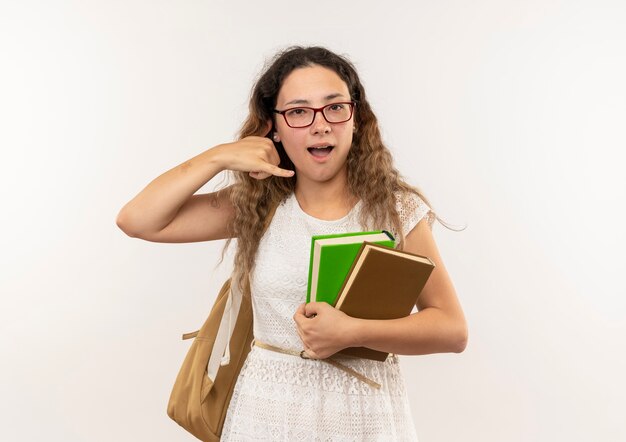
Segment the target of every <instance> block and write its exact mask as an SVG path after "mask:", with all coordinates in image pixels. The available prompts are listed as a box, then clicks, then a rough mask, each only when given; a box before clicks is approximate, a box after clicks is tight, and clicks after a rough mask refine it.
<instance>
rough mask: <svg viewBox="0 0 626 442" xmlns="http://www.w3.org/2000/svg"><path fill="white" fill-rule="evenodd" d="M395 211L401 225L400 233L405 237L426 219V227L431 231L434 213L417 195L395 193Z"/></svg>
mask: <svg viewBox="0 0 626 442" xmlns="http://www.w3.org/2000/svg"><path fill="white" fill-rule="evenodd" d="M395 196H396V209H397V210H398V215H399V216H400V222H401V224H402V233H403V234H404V235H405V236H406V235H408V234H409V232H410V231H411V230H412V229H413V228H414V227H415V226H416V225H417V223H419V222H420V221H421V220H422V218H424V217H426V219H427V221H428V226H429V227H430V229H431V230H432V228H433V223H434V222H435V218H436V216H435V212H433V211H432V209H431V208H430V206H428V204H426V203H425V202H424V200H423V199H421V198H420V197H419V196H418V195H416V194H414V193H410V192H406V193H402V194H401V193H399V192H398V193H396V194H395Z"/></svg>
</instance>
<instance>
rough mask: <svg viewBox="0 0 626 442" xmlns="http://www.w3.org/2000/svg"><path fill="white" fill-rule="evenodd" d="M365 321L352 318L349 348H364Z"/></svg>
mask: <svg viewBox="0 0 626 442" xmlns="http://www.w3.org/2000/svg"><path fill="white" fill-rule="evenodd" d="M366 322H367V320H366V319H360V318H352V324H351V330H350V333H349V336H350V341H351V342H350V345H349V347H365V342H366V336H365V333H366V330H367V327H366Z"/></svg>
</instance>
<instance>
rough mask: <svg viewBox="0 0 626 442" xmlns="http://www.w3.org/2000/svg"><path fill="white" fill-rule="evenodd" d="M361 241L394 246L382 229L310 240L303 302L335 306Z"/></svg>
mask: <svg viewBox="0 0 626 442" xmlns="http://www.w3.org/2000/svg"><path fill="white" fill-rule="evenodd" d="M365 241H367V242H371V243H375V244H379V245H383V246H387V247H395V239H394V237H393V236H392V235H391V233H389V232H387V231H386V230H376V231H372V232H351V233H339V234H334V235H315V236H313V237H312V238H311V260H310V263H309V280H308V285H307V292H306V302H307V303H308V302H327V303H328V304H330V305H334V304H335V299H336V298H337V295H338V294H339V290H341V286H342V285H343V282H344V281H345V279H346V276H347V275H348V273H349V272H350V267H352V263H353V262H354V259H355V258H356V256H357V254H358V253H359V250H360V248H361V245H362V244H363V242H365Z"/></svg>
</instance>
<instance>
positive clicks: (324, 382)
mask: <svg viewBox="0 0 626 442" xmlns="http://www.w3.org/2000/svg"><path fill="white" fill-rule="evenodd" d="M224 170H229V171H233V172H234V176H235V182H234V184H232V185H230V186H228V187H226V188H224V189H221V190H219V191H217V192H213V193H210V194H200V195H195V192H196V191H197V190H198V189H199V188H201V187H202V186H203V185H204V184H205V183H207V182H208V181H209V180H211V179H212V178H213V177H214V176H215V175H216V174H218V173H219V172H221V171H224ZM435 219H438V220H439V217H438V216H436V215H435V213H434V212H433V211H432V210H431V208H430V204H429V203H428V201H427V199H426V198H425V197H424V196H423V195H422V194H421V193H420V192H419V191H418V190H417V189H415V188H414V187H411V186H410V185H408V184H407V183H405V182H404V181H403V180H402V179H401V178H400V176H399V173H398V171H397V170H396V169H395V168H394V166H393V164H392V158H391V155H390V153H389V151H388V149H387V148H386V147H385V145H384V144H383V142H382V140H381V136H380V132H379V129H378V124H377V120H376V117H375V116H374V113H373V112H372V109H371V108H370V106H369V103H368V101H367V99H366V96H365V91H364V89H363V86H362V84H361V82H360V80H359V77H358V75H357V73H356V70H355V68H354V66H353V65H352V64H351V63H350V62H349V61H348V60H347V59H345V58H344V57H342V56H339V55H337V54H335V53H333V52H331V51H329V50H327V49H325V48H321V47H291V48H288V49H286V50H284V51H282V52H281V53H279V54H277V55H276V56H275V57H274V59H273V60H272V63H271V64H270V65H269V67H267V68H266V70H265V72H264V73H263V74H262V76H261V77H260V78H259V79H258V81H257V83H256V84H255V86H254V88H253V91H252V96H251V100H250V114H249V116H248V118H247V120H246V121H245V122H244V124H243V127H242V129H241V131H240V137H239V140H238V141H235V142H232V143H225V144H219V145H216V146H215V147H212V148H210V149H208V150H206V151H205V152H202V153H201V154H199V155H197V156H195V157H193V158H192V159H190V160H189V161H186V162H185V163H182V164H180V165H179V166H177V167H175V168H173V169H171V170H169V171H168V172H165V173H164V174H162V175H161V176H159V177H158V178H156V179H155V180H153V181H152V182H151V183H150V184H149V185H148V186H147V187H146V188H145V189H144V190H142V191H141V192H140V193H139V194H138V195H137V196H136V197H135V198H134V199H132V200H131V201H130V202H129V203H128V204H126V205H125V206H124V207H123V208H122V210H121V211H120V213H119V215H118V219H117V224H118V226H119V227H120V228H121V229H122V230H123V231H124V232H126V233H127V234H128V235H130V236H133V237H138V238H142V239H145V240H148V241H158V242H193V241H211V240H216V239H227V242H226V246H225V248H226V247H228V245H229V244H230V241H231V239H232V238H236V239H237V251H236V255H235V268H236V269H237V270H239V275H240V278H239V283H240V285H241V287H242V288H243V290H244V294H246V295H247V296H251V297H252V303H253V316H254V337H255V343H256V344H257V345H254V346H253V347H252V350H251V352H250V353H249V355H248V358H247V359H246V361H245V364H244V366H243V368H242V370H241V373H240V375H239V378H238V381H237V384H236V386H235V391H234V393H233V396H232V399H231V402H230V406H229V409H228V414H227V417H226V421H225V423H224V429H223V434H222V440H224V441H231V440H385V441H387V440H389V441H390V440H394V441H400V440H416V439H417V437H416V430H415V425H414V423H413V420H412V417H411V412H410V409H409V402H408V398H407V395H406V391H405V387H404V380H403V377H402V374H401V372H400V367H399V363H398V356H397V355H398V354H400V355H420V354H428V353H440V352H457V353H458V352H462V351H463V350H464V348H465V345H466V341H467V327H466V323H465V318H464V315H463V311H462V309H461V306H460V305H459V302H458V300H457V296H456V293H455V289H454V287H453V284H452V282H451V280H450V277H449V276H448V273H447V271H446V268H445V266H444V264H443V261H442V259H441V256H440V255H439V252H438V249H437V246H436V244H435V241H434V239H433V235H432V232H431V228H432V225H433V222H434V220H435ZM270 220H271V221H270ZM266 221H270V222H269V224H268V227H266ZM439 221H440V222H441V220H439ZM442 224H443V223H442ZM378 229H386V230H389V231H391V232H392V233H393V234H394V236H395V237H396V239H397V243H398V245H397V246H398V247H399V248H401V249H404V250H406V251H409V252H412V253H416V254H420V255H425V256H428V257H429V258H430V259H431V260H433V262H434V263H435V265H436V267H435V269H434V270H433V272H432V274H431V276H430V279H429V280H428V282H427V284H426V286H425V287H424V289H423V291H422V293H421V295H420V297H419V300H418V304H417V308H418V312H417V313H414V314H412V315H410V316H408V317H406V318H402V319H397V320H381V321H375V320H362V319H356V318H351V317H349V316H347V315H346V314H344V313H342V312H341V311H338V310H336V309H334V308H333V307H332V306H330V305H329V304H326V303H309V304H305V299H306V286H307V275H308V263H309V252H310V241H311V236H312V235H317V234H331V233H342V232H350V231H357V230H378ZM259 343H263V344H264V345H260V344H259ZM268 344H269V346H268ZM356 346H365V347H370V348H372V349H375V350H381V351H385V352H389V353H391V355H390V356H389V357H388V358H387V360H386V361H385V362H379V361H373V360H369V359H360V358H350V357H343V358H341V359H337V360H341V363H342V364H343V365H344V367H349V369H352V370H354V371H355V372H357V373H358V374H359V375H355V374H354V372H352V373H351V372H349V370H343V369H340V367H337V366H334V365H331V364H329V363H324V362H325V361H321V360H318V359H325V358H328V357H329V356H331V355H333V354H335V353H336V352H338V351H339V350H341V349H343V348H346V347H356ZM276 349H283V350H288V351H291V352H295V353H296V354H297V353H298V352H300V351H301V350H304V352H305V353H304V356H305V357H304V358H303V357H300V356H294V355H292V354H287V353H283V352H280V351H276ZM307 357H308V358H307ZM364 379H365V381H364ZM370 381H373V382H375V383H377V384H379V385H380V388H376V387H374V386H372V382H370Z"/></svg>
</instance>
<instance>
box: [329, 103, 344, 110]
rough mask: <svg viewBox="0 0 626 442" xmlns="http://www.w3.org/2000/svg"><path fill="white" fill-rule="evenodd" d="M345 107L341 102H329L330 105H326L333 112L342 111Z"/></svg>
mask: <svg viewBox="0 0 626 442" xmlns="http://www.w3.org/2000/svg"><path fill="white" fill-rule="evenodd" d="M345 107H346V105H345V104H343V103H335V104H330V105H328V108H329V109H330V110H331V111H334V112H337V111H342V110H344V109H345Z"/></svg>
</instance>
